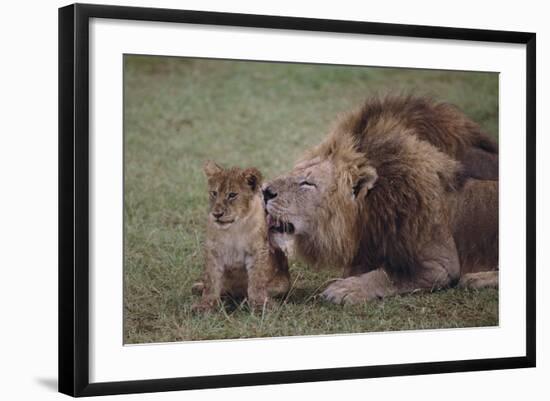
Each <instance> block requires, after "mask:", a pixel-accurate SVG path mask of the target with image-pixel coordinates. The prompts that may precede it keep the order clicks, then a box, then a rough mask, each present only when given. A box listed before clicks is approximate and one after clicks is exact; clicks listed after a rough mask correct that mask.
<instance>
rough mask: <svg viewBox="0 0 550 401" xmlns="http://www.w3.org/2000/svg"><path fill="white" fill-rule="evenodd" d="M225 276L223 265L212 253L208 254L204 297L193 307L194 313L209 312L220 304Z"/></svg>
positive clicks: (203, 290)
mask: <svg viewBox="0 0 550 401" xmlns="http://www.w3.org/2000/svg"><path fill="white" fill-rule="evenodd" d="M223 274H224V266H223V264H220V263H219V262H218V260H217V259H216V257H215V256H214V255H212V253H211V252H207V254H206V264H205V268H204V283H203V289H202V297H201V300H200V301H199V302H197V303H195V304H194V305H193V306H192V307H191V309H192V310H193V311H194V312H207V311H209V310H211V309H213V308H214V307H215V306H216V305H217V304H218V303H219V302H220V299H221V295H222V288H223Z"/></svg>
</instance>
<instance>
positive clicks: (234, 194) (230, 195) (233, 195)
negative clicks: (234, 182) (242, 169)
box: [227, 192, 237, 199]
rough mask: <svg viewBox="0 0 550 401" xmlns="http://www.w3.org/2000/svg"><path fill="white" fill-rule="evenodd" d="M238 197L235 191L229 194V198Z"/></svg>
mask: <svg viewBox="0 0 550 401" xmlns="http://www.w3.org/2000/svg"><path fill="white" fill-rule="evenodd" d="M236 197H237V194H236V193H235V192H229V194H228V195H227V199H235V198H236Z"/></svg>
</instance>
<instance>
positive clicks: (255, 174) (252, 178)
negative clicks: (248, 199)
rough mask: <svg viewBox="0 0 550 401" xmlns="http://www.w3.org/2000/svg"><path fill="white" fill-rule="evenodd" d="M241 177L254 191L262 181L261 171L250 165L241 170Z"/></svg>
mask: <svg viewBox="0 0 550 401" xmlns="http://www.w3.org/2000/svg"><path fill="white" fill-rule="evenodd" d="M243 177H244V179H245V180H246V183H247V184H248V185H249V186H250V188H251V189H252V191H254V192H255V191H256V190H257V189H258V187H259V185H260V184H261V182H262V173H260V171H259V170H258V169H257V168H254V167H250V168H247V169H245V170H244V171H243Z"/></svg>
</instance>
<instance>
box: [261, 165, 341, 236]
mask: <svg viewBox="0 0 550 401" xmlns="http://www.w3.org/2000/svg"><path fill="white" fill-rule="evenodd" d="M334 185H335V182H334V169H333V166H332V164H331V163H330V162H328V161H324V162H313V163H307V164H300V165H298V166H296V168H295V169H294V170H292V171H291V172H290V173H289V174H287V175H284V176H282V177H279V178H276V179H274V180H273V181H271V182H270V183H269V184H268V185H264V188H263V196H264V202H265V207H266V211H267V214H268V215H267V219H268V226H269V229H270V232H271V233H272V234H273V235H274V237H275V238H277V234H290V235H301V234H305V233H308V232H310V231H311V230H312V229H313V227H314V226H315V224H316V220H317V218H318V212H319V209H320V208H322V207H323V204H324V203H326V199H325V198H326V197H327V194H330V193H331V191H333V190H334Z"/></svg>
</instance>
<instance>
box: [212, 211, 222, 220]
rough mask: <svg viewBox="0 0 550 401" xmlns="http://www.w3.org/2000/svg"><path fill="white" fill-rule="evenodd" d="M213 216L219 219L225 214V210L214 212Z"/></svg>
mask: <svg viewBox="0 0 550 401" xmlns="http://www.w3.org/2000/svg"><path fill="white" fill-rule="evenodd" d="M212 216H214V217H215V218H217V219H219V218H220V217H222V216H223V212H212Z"/></svg>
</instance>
